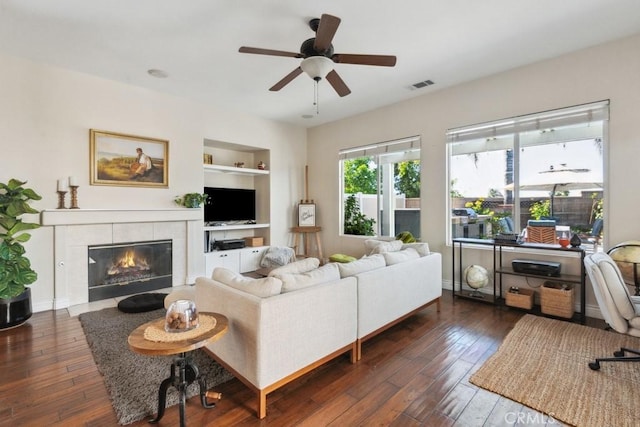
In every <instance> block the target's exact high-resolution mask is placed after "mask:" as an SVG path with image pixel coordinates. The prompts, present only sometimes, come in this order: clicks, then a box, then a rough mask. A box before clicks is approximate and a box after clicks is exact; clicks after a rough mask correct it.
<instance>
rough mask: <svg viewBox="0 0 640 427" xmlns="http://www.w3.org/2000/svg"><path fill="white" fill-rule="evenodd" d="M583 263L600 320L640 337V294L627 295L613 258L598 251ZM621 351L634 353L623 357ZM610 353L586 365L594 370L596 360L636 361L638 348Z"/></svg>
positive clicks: (639, 360) (598, 366) (622, 351)
mask: <svg viewBox="0 0 640 427" xmlns="http://www.w3.org/2000/svg"><path fill="white" fill-rule="evenodd" d="M584 265H585V268H586V271H587V274H588V275H589V279H590V280H591V285H592V286H593V292H594V294H595V296H596V300H597V301H598V306H599V307H600V311H601V312H602V316H603V317H604V321H605V322H606V323H607V324H608V325H609V327H610V328H612V329H613V330H615V331H616V332H619V333H621V334H628V335H632V336H635V337H640V297H632V296H631V294H630V293H629V288H627V285H626V284H625V283H624V280H623V279H622V274H621V273H620V269H619V268H618V265H617V264H616V263H615V261H614V260H613V259H612V258H611V257H610V256H609V255H607V254H605V253H602V252H598V253H594V254H591V255H587V256H586V257H585V259H584ZM625 353H631V354H635V356H626V357H625V355H624V354H625ZM613 355H614V357H603V358H597V359H595V361H593V362H590V363H589V367H590V368H591V369H593V370H598V369H600V362H640V351H638V350H632V349H628V348H624V347H623V348H621V349H620V350H619V351H615V352H614V353H613Z"/></svg>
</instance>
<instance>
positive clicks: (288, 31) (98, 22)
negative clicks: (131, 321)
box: [0, 0, 640, 127]
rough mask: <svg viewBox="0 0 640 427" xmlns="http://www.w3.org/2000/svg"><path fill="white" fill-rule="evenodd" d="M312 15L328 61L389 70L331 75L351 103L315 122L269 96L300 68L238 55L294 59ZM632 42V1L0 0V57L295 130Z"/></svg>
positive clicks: (303, 94) (350, 69)
mask: <svg viewBox="0 0 640 427" xmlns="http://www.w3.org/2000/svg"><path fill="white" fill-rule="evenodd" d="M322 13H328V14H331V15H335V16H338V17H340V18H341V19H342V23H341V24H340V27H339V28H338V31H337V33H336V35H335V37H334V39H333V46H334V49H335V52H336V53H360V54H383V55H396V56H397V58H398V60H397V65H396V66H395V67H393V68H389V67H375V66H364V65H350V64H336V66H335V69H336V71H337V72H338V73H339V74H340V76H341V77H342V79H343V80H344V81H345V83H346V84H347V85H348V86H349V87H350V89H351V91H352V93H351V94H350V95H348V96H346V97H344V98H340V97H338V95H337V94H336V93H335V91H334V90H333V89H332V88H331V86H330V85H329V84H328V83H327V82H326V81H323V82H321V83H320V85H319V96H320V104H319V110H320V114H319V115H316V114H315V107H314V106H313V105H312V104H313V96H314V84H313V81H312V80H311V79H310V78H309V77H308V76H307V75H305V74H302V75H300V76H298V77H297V78H296V79H295V80H294V81H293V82H291V83H290V84H289V85H287V86H285V87H284V88H283V89H282V90H280V91H279V92H270V91H269V90H268V89H269V88H270V87H271V86H273V85H274V84H275V83H276V82H278V81H279V80H280V79H281V78H282V77H284V76H285V75H286V74H288V73H289V72H291V71H292V70H293V69H295V68H296V67H297V66H298V65H299V63H300V61H301V60H300V59H296V58H287V57H274V56H264V55H251V54H242V53H238V48H239V47H240V46H243V45H244V46H252V47H260V48H267V49H276V50H284V51H290V52H298V51H299V48H300V44H301V43H302V42H303V41H304V40H306V39H308V38H311V37H313V36H314V33H313V32H312V31H311V29H310V28H309V26H308V21H309V19H311V18H314V17H320V15H321V14H322ZM638 32H640V1H638V0H484V1H478V0H404V1H392V0H387V1H382V0H378V1H375V2H373V1H371V0H349V1H347V0H325V1H300V0H184V1H178V0H55V1H52V0H0V51H3V52H5V53H8V54H10V55H15V56H21V57H25V58H29V59H33V60H36V61H42V62H46V63H50V64H53V65H56V66H59V67H63V68H68V69H72V70H77V71H80V72H84V73H88V74H93V75H96V76H101V77H103V78H106V79H111V80H116V81H121V82H125V83H128V84H132V85H137V86H143V87H147V88H150V89H154V90H158V91H162V92H167V93H170V94H174V95H178V96H183V97H187V98H191V99H195V100H198V101H200V102H203V103H207V104H212V105H216V106H221V107H224V108H225V109H232V110H238V111H243V112H247V113H251V114H255V115H258V116H262V117H265V118H268V119H273V120H279V121H284V122H288V123H294V124H298V125H301V126H305V127H312V126H317V125H318V124H321V123H326V122H330V121H333V120H337V119H340V118H344V117H348V116H351V115H354V114H358V113H361V112H364V111H368V110H372V109H374V108H377V107H380V106H383V105H388V104H392V103H395V102H398V101H402V100H405V99H408V98H411V97H415V96H419V95H423V94H427V93H429V92H432V91H435V90H439V89H442V88H445V87H448V86H452V85H455V84H459V83H461V82H465V81H470V80H474V79H477V78H479V77H482V76H486V75H490V74H494V73H496V72H500V71H503V70H507V69H511V68H514V67H518V66H522V65H525V64H528V63H532V62H535V61H539V60H542V59H545V58H551V57H554V56H558V55H562V54H564V53H566V52H570V51H574V50H578V49H581V48H585V47H588V46H593V45H596V44H600V43H603V42H606V41H610V40H614V39H618V38H622V37H625V36H628V35H631V34H635V33H638ZM152 68H153V69H161V70H164V71H166V72H167V73H168V74H169V77H168V78H166V79H158V78H154V77H151V76H149V75H148V74H147V70H148V69H152ZM426 79H431V80H433V81H434V82H435V85H433V86H430V87H427V88H423V89H418V90H410V86H411V85H412V84H413V83H416V82H419V81H423V80H426ZM3 84H5V83H4V82H3ZM303 115H311V116H312V117H311V118H302V116H303Z"/></svg>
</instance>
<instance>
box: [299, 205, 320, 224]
mask: <svg viewBox="0 0 640 427" xmlns="http://www.w3.org/2000/svg"><path fill="white" fill-rule="evenodd" d="M312 201H313V200H312ZM304 202H305V201H303V200H300V204H299V205H298V227H315V225H316V205H315V204H314V203H304Z"/></svg>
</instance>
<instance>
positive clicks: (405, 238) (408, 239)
mask: <svg viewBox="0 0 640 427" xmlns="http://www.w3.org/2000/svg"><path fill="white" fill-rule="evenodd" d="M396 239H397V240H402V243H415V241H416V238H415V237H413V234H411V233H410V232H408V231H403V232H402V233H400V234H398V235H397V236H396Z"/></svg>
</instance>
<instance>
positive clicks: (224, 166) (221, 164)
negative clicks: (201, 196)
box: [202, 140, 271, 266]
mask: <svg viewBox="0 0 640 427" xmlns="http://www.w3.org/2000/svg"><path fill="white" fill-rule="evenodd" d="M203 153H204V154H205V155H207V156H205V157H209V158H210V159H212V161H213V163H212V164H203V166H202V168H203V173H204V178H203V181H204V186H205V187H222V188H244V189H253V190H255V192H256V218H255V219H256V221H255V222H256V223H255V224H243V223H234V222H229V223H226V224H224V225H216V226H214V225H205V227H204V230H203V231H204V237H205V242H207V243H205V252H207V251H210V250H211V246H209V245H210V244H211V242H213V241H214V240H224V239H240V238H244V237H262V238H263V239H264V240H263V241H264V244H265V245H267V246H268V245H269V240H270V222H271V218H270V210H271V209H270V203H271V176H270V170H269V169H268V165H269V164H270V161H271V158H270V156H271V153H270V150H268V149H264V148H260V147H254V146H248V145H242V144H234V143H230V142H225V141H214V140H205V141H204V143H203ZM238 163H243V164H244V165H246V167H237V166H235V165H236V164H238ZM263 164H265V165H267V167H265V169H261V168H258V165H260V167H262V165H263ZM225 252H226V251H225ZM231 255H232V253H230V252H229V253H228V254H227V255H226V256H224V257H223V256H222V255H216V254H212V253H211V252H208V253H206V254H205V256H206V259H207V265H209V266H210V265H212V264H211V262H212V259H217V258H220V260H221V261H222V260H224V261H227V262H228V261H229V259H231ZM233 264H234V265H235V261H233Z"/></svg>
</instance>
